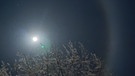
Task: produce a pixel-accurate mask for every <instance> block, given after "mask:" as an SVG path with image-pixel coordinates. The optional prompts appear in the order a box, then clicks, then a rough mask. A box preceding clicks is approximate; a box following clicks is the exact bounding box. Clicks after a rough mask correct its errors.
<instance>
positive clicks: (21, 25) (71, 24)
mask: <svg viewBox="0 0 135 76" xmlns="http://www.w3.org/2000/svg"><path fill="white" fill-rule="evenodd" d="M134 6H135V2H134V1H128V0H102V1H100V0H0V60H4V61H7V62H12V61H13V60H14V58H16V56H15V55H16V52H17V51H18V50H21V51H22V52H24V53H26V52H27V53H31V51H32V50H33V49H34V50H35V49H38V47H39V45H37V44H35V43H33V42H32V40H31V37H32V36H34V35H37V36H39V39H40V42H42V43H46V41H50V42H52V43H57V44H65V43H67V42H68V41H73V42H78V41H80V42H82V43H83V44H84V46H85V47H86V49H88V50H89V51H90V52H95V53H96V54H97V55H98V56H99V57H102V58H103V59H104V60H105V61H106V63H107V65H108V67H109V68H111V69H112V70H113V71H114V72H115V73H116V75H117V76H133V74H134V73H133V71H134V70H135V68H133V67H135V65H133V64H135V62H134V60H135V59H134V57H135V56H134V53H135V52H134V50H135V49H134V46H135V40H134V39H135V30H134V28H135V26H134V25H135V18H134V17H135V15H134V14H135V7H134Z"/></svg>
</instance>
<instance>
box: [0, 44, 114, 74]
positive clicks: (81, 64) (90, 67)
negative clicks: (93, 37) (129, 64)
mask: <svg viewBox="0 0 135 76" xmlns="http://www.w3.org/2000/svg"><path fill="white" fill-rule="evenodd" d="M44 51H48V52H43V53H42V54H40V55H38V56H30V55H26V54H22V53H20V52H18V53H17V56H18V57H19V59H18V60H15V63H14V67H12V68H11V70H9V69H8V68H9V67H7V66H8V65H6V64H4V63H3V65H2V68H1V69H0V76H12V74H13V73H14V74H16V76H104V75H107V76H111V74H110V73H109V72H107V71H106V70H105V68H104V63H103V61H102V60H101V59H100V58H98V57H97V56H96V55H95V54H92V53H89V52H88V51H87V50H86V49H85V48H84V47H83V45H82V44H81V43H78V44H76V45H74V44H73V43H72V42H69V43H68V44H67V45H63V48H58V47H57V48H56V46H55V47H54V46H53V47H52V48H50V50H49V49H48V50H46V49H44ZM13 71H15V72H13ZM11 73H12V74H11Z"/></svg>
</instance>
